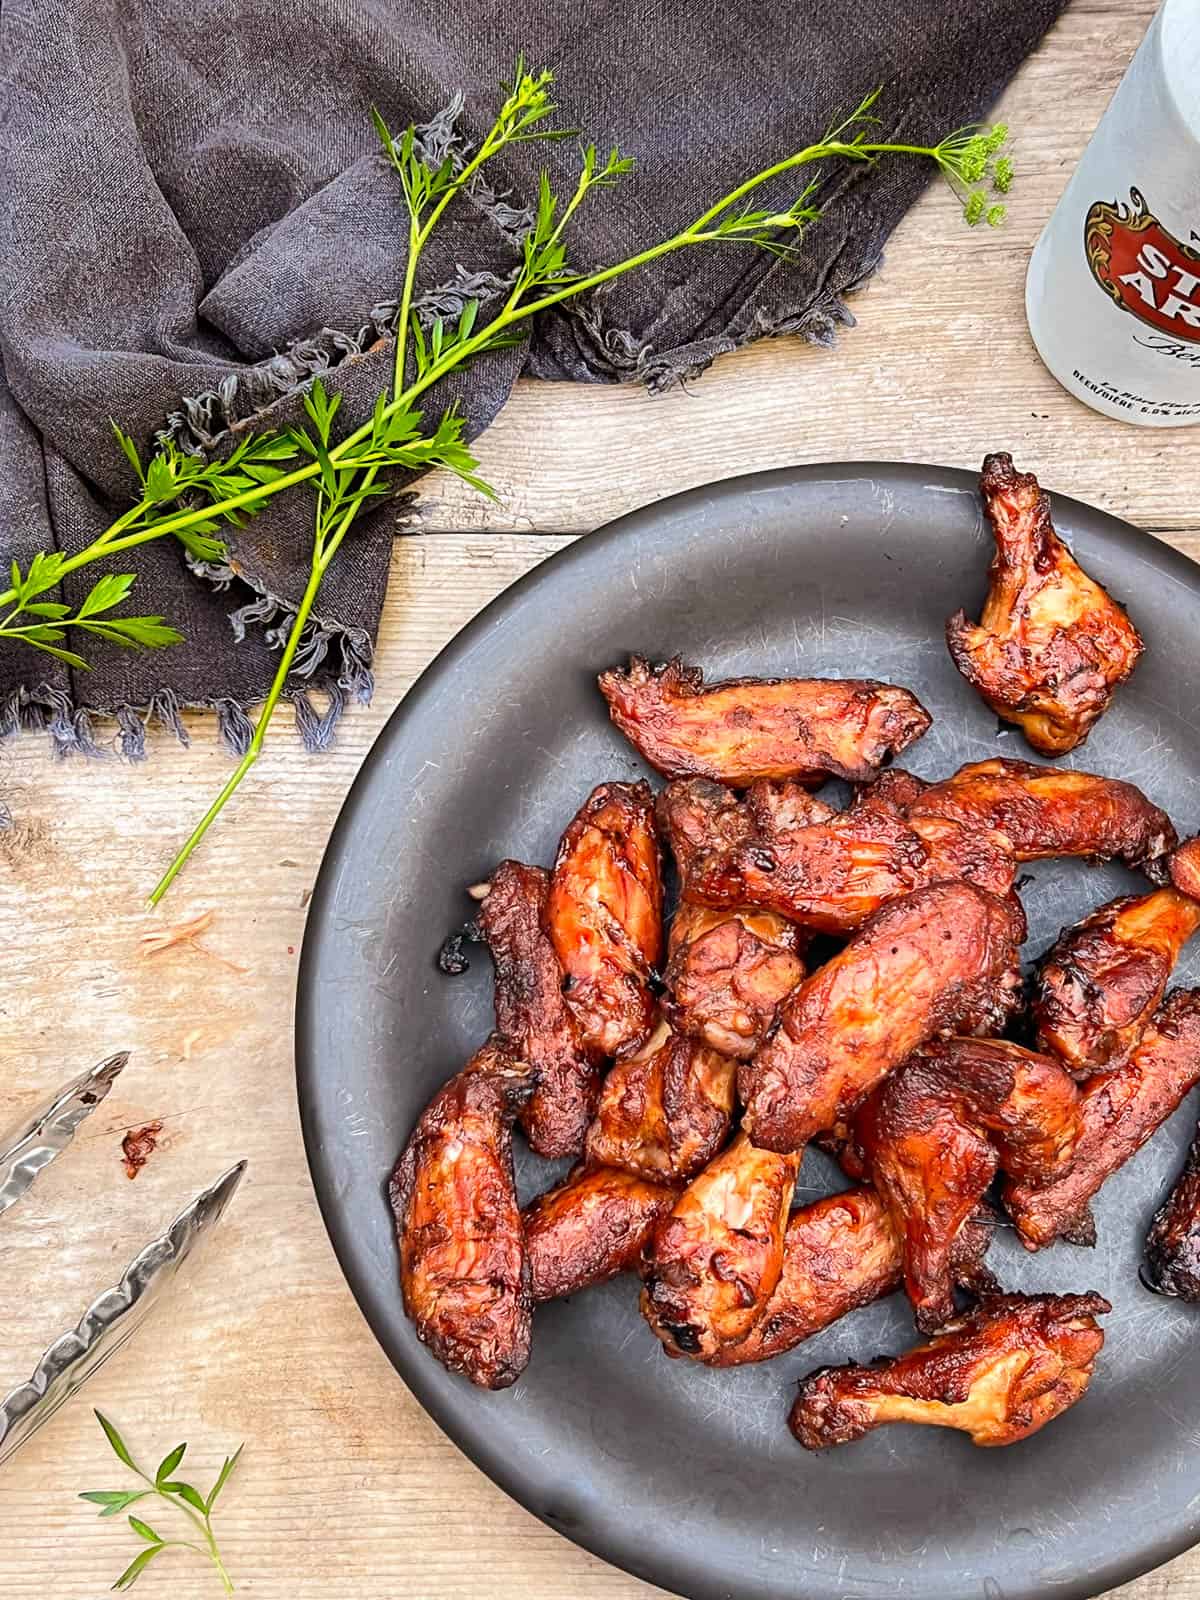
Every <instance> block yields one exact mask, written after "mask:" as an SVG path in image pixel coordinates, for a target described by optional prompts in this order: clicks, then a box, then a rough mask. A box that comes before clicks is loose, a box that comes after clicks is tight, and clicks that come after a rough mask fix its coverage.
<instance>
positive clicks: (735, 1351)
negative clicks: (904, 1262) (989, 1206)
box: [708, 1187, 995, 1367]
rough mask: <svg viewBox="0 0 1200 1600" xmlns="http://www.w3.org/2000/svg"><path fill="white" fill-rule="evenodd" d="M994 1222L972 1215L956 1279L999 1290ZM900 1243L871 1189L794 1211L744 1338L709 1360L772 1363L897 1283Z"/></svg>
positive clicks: (960, 1245) (959, 1249) (960, 1243)
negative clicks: (990, 1265) (770, 1282)
mask: <svg viewBox="0 0 1200 1600" xmlns="http://www.w3.org/2000/svg"><path fill="white" fill-rule="evenodd" d="M992 1229H993V1220H992V1219H991V1218H990V1217H989V1216H988V1215H987V1214H986V1213H984V1212H981V1213H980V1214H979V1215H977V1216H975V1217H972V1218H971V1220H970V1222H969V1223H968V1224H967V1226H966V1227H965V1228H964V1229H963V1230H962V1231H961V1233H960V1234H959V1236H958V1239H957V1241H956V1249H955V1256H954V1274H955V1281H956V1282H958V1283H961V1284H963V1285H965V1286H968V1287H971V1288H973V1289H975V1290H977V1291H981V1290H984V1289H990V1288H994V1287H995V1284H994V1280H993V1279H992V1277H991V1274H990V1273H989V1272H988V1271H987V1270H986V1268H985V1267H984V1266H983V1257H984V1256H985V1255H986V1253H987V1248H988V1245H989V1244H990V1243H991V1239H992ZM900 1256H901V1251H900V1241H899V1238H898V1237H897V1235H896V1231H895V1229H894V1228H893V1227H892V1224H891V1221H890V1219H889V1217H888V1213H887V1207H886V1206H885V1205H884V1203H883V1201H882V1200H881V1199H880V1198H879V1196H878V1195H877V1194H876V1193H875V1191H874V1189H871V1188H868V1187H863V1188H858V1189H847V1190H846V1191H845V1192H844V1193H842V1194H831V1195H827V1196H826V1197H825V1198H824V1199H823V1200H817V1201H816V1202H815V1203H814V1204H813V1205H810V1206H803V1207H801V1208H800V1209H798V1210H796V1211H793V1212H792V1214H791V1217H790V1218H789V1220H788V1225H787V1232H786V1233H785V1235H784V1239H783V1271H782V1273H781V1275H780V1278H779V1282H778V1283H777V1284H776V1286H775V1292H774V1294H773V1295H772V1296H771V1298H770V1299H769V1300H768V1301H767V1303H766V1306H765V1308H764V1310H763V1314H762V1316H761V1317H760V1318H759V1320H758V1321H757V1322H756V1323H755V1325H754V1327H753V1328H751V1330H750V1332H749V1333H748V1334H747V1335H746V1337H745V1338H744V1339H740V1340H739V1341H738V1342H737V1343H736V1344H726V1345H722V1346H721V1348H720V1349H719V1350H718V1351H717V1353H716V1355H715V1356H713V1357H711V1358H710V1360H709V1362H708V1365H709V1366H713V1367H738V1366H744V1365H746V1364H747V1363H748V1362H751V1361H769V1360H770V1359H771V1357H772V1356H778V1355H782V1354H783V1353H784V1351H786V1350H792V1349H794V1348H795V1347H796V1345H798V1344H800V1343H802V1342H803V1341H804V1340H805V1339H808V1338H811V1336H812V1335H813V1334H814V1333H819V1332H820V1331H821V1329H822V1328H828V1327H829V1326H830V1325H831V1324H832V1323H834V1322H837V1321H838V1319H839V1318H841V1317H844V1316H846V1314H847V1313H848V1312H850V1311H856V1310H857V1309H858V1307H859V1306H865V1305H869V1304H870V1303H871V1302H872V1301H873V1300H881V1299H882V1298H883V1296H884V1295H888V1294H891V1293H892V1291H893V1289H898V1288H899V1287H900V1282H901V1278H902V1271H901V1259H900Z"/></svg>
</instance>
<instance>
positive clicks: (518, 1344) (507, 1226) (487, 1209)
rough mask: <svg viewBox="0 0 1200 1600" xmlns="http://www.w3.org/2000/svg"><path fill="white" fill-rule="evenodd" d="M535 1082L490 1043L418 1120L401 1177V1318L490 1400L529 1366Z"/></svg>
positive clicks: (397, 1202)
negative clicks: (520, 1188) (525, 1115)
mask: <svg viewBox="0 0 1200 1600" xmlns="http://www.w3.org/2000/svg"><path fill="white" fill-rule="evenodd" d="M529 1088H530V1076H529V1072H528V1069H527V1068H526V1067H525V1066H524V1065H523V1064H519V1065H518V1064H515V1063H514V1062H513V1061H512V1059H511V1057H510V1056H509V1055H508V1054H507V1052H506V1049H505V1047H504V1046H503V1044H502V1043H500V1042H498V1041H496V1040H490V1041H489V1042H488V1043H487V1044H486V1045H484V1047H483V1049H482V1050H480V1051H479V1052H478V1053H477V1054H476V1055H475V1056H474V1057H473V1058H472V1059H471V1061H470V1062H469V1063H468V1065H467V1066H466V1067H465V1068H464V1070H463V1071H462V1072H460V1073H459V1074H458V1076H457V1077H455V1078H451V1080H450V1082H449V1083H448V1084H446V1086H445V1087H444V1088H443V1089H442V1090H441V1091H440V1092H439V1093H438V1094H436V1095H435V1096H434V1098H433V1099H432V1100H431V1101H430V1103H429V1105H428V1106H426V1108H425V1110H424V1111H423V1112H422V1113H421V1117H420V1120H419V1122H418V1123H417V1126H416V1128H415V1129H414V1130H413V1134H412V1137H411V1138H410V1139H409V1141H408V1145H407V1146H406V1148H405V1151H404V1154H403V1155H402V1156H401V1157H400V1160H399V1162H398V1163H397V1166H396V1170H395V1172H394V1173H393V1174H392V1180H391V1186H390V1191H389V1193H390V1199H391V1205H392V1213H393V1215H394V1217H395V1219H396V1233H397V1237H398V1240H399V1245H400V1286H401V1290H402V1292H403V1295H404V1309H405V1311H406V1312H407V1313H408V1315H409V1316H410V1317H411V1318H412V1320H413V1322H414V1323H415V1324H416V1329H417V1337H418V1338H419V1339H420V1340H421V1341H422V1342H423V1343H425V1344H427V1345H428V1346H429V1348H430V1349H431V1350H432V1351H433V1353H434V1355H435V1356H436V1357H437V1358H438V1360H439V1361H440V1362H441V1363H442V1365H443V1366H444V1367H448V1368H449V1370H450V1371H451V1372H461V1373H464V1374H465V1375H466V1376H467V1377H468V1378H470V1380H471V1382H472V1383H477V1384H479V1385H480V1386H481V1387H483V1388H486V1389H503V1388H505V1387H507V1385H508V1384H510V1383H513V1382H515V1381H516V1379H517V1378H519V1377H520V1375H521V1373H522V1372H523V1371H524V1370H525V1365H526V1363H527V1362H528V1360H529V1336H530V1321H531V1306H532V1300H531V1297H530V1288H529V1264H528V1261H527V1259H526V1255H525V1245H524V1238H523V1235H522V1229H521V1215H520V1212H519V1210H518V1209H517V1196H516V1189H515V1186H514V1183H513V1167H512V1117H513V1112H514V1109H515V1107H516V1106H517V1105H518V1104H519V1103H520V1100H521V1099H522V1098H523V1097H524V1095H525V1094H527V1093H528V1091H529Z"/></svg>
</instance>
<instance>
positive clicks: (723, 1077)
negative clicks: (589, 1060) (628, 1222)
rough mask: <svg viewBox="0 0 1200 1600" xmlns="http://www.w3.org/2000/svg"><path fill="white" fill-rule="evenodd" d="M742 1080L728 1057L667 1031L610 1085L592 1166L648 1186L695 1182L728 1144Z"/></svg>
mask: <svg viewBox="0 0 1200 1600" xmlns="http://www.w3.org/2000/svg"><path fill="white" fill-rule="evenodd" d="M736 1072H737V1068H736V1065H735V1063H734V1062H732V1061H730V1060H729V1059H728V1057H726V1056H723V1055H718V1054H717V1052H716V1051H715V1050H711V1049H709V1048H708V1046H707V1045H704V1044H701V1043H700V1042H699V1041H698V1040H696V1039H689V1038H686V1037H684V1036H683V1035H681V1034H678V1033H674V1032H673V1031H672V1030H671V1028H670V1026H669V1025H668V1024H667V1023H665V1022H664V1023H661V1024H660V1025H659V1026H658V1028H657V1029H656V1030H655V1031H654V1033H653V1034H651V1036H650V1038H649V1039H648V1040H647V1041H646V1043H645V1044H644V1045H643V1046H642V1047H641V1049H640V1050H639V1051H638V1052H637V1053H636V1054H635V1055H631V1056H624V1057H622V1059H621V1060H620V1061H618V1062H617V1063H616V1065H615V1066H614V1067H613V1069H612V1071H611V1072H610V1073H609V1074H608V1077H607V1078H605V1080H604V1087H603V1089H602V1090H601V1093H600V1103H599V1105H598V1106H597V1108H596V1115H595V1117H594V1119H593V1121H592V1125H591V1127H590V1128H589V1129H588V1134H587V1159H588V1161H589V1162H590V1163H591V1164H592V1165H593V1166H605V1167H624V1168H625V1169H626V1170H627V1171H629V1172H634V1173H637V1174H638V1175H639V1176H641V1177H643V1178H657V1179H667V1180H670V1179H675V1178H690V1177H692V1176H693V1175H694V1174H695V1173H697V1172H699V1170H700V1168H701V1167H703V1166H704V1165H705V1164H706V1163H707V1162H708V1161H709V1160H710V1159H711V1158H712V1157H713V1156H714V1155H716V1153H717V1151H718V1150H719V1149H720V1148H721V1146H722V1145H723V1144H724V1143H725V1141H726V1139H727V1138H728V1136H729V1124H730V1119H731V1118H732V1116H733V1091H734V1078H735V1075H736Z"/></svg>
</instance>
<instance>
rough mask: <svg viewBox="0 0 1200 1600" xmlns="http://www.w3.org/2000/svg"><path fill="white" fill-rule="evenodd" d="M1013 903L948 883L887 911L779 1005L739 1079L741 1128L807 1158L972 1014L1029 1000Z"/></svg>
mask: <svg viewBox="0 0 1200 1600" xmlns="http://www.w3.org/2000/svg"><path fill="white" fill-rule="evenodd" d="M1018 923H1019V919H1018V918H1017V916H1016V914H1015V912H1014V910H1013V908H1012V906H1010V905H1009V904H1008V903H1007V902H1005V901H1002V900H998V899H997V898H996V897H995V896H994V895H991V894H988V893H987V892H986V891H984V890H982V889H976V888H974V887H973V886H972V885H971V884H967V883H940V884H935V885H934V886H933V887H931V888H928V889H921V890H919V891H918V892H917V893H916V894H912V895H909V896H908V897H907V898H905V899H903V900H898V901H896V902H894V903H893V904H892V905H888V906H885V907H884V909H883V910H882V911H879V912H877V913H876V914H875V916H874V917H872V918H871V920H870V921H869V922H867V923H866V924H865V926H864V927H863V928H861V929H860V930H859V932H858V933H857V934H856V935H855V936H854V938H853V939H851V941H850V943H849V944H848V945H847V946H846V947H845V949H843V950H842V951H840V952H839V954H838V955H836V956H834V957H833V959H832V960H830V961H828V962H826V964H825V965H824V966H823V967H820V968H818V969H817V971H816V972H814V973H813V974H812V976H811V977H808V978H806V979H805V980H804V982H803V983H802V984H801V985H800V986H799V988H797V989H795V990H794V991H793V992H792V994H791V995H790V996H789V997H788V999H787V1000H786V1001H785V1002H784V1004H783V1005H782V1006H781V1007H780V1011H779V1022H778V1024H777V1026H776V1028H775V1031H774V1033H773V1034H772V1035H771V1036H770V1037H769V1038H768V1039H767V1041H766V1042H765V1044H763V1045H762V1046H761V1047H760V1048H759V1050H758V1051H757V1053H756V1054H755V1055H754V1056H753V1057H752V1058H751V1060H749V1061H747V1062H745V1063H744V1064H743V1065H742V1067H741V1069H740V1071H739V1074H738V1091H739V1094H740V1097H741V1100H742V1103H743V1105H744V1106H745V1108H746V1110H745V1115H744V1117H743V1121H742V1126H743V1127H744V1128H745V1129H746V1131H747V1132H748V1133H749V1135H750V1137H751V1138H752V1139H753V1141H754V1143H755V1144H757V1145H760V1146H762V1147H764V1148H766V1149H769V1150H778V1151H786V1150H802V1149H803V1147H804V1146H805V1144H807V1142H808V1141H809V1139H811V1138H812V1137H813V1135H814V1134H816V1133H819V1132H820V1131H821V1129H823V1128H832V1127H833V1126H834V1125H835V1124H836V1123H837V1122H838V1121H839V1119H841V1118H844V1117H845V1116H846V1115H847V1114H848V1113H849V1112H850V1110H851V1109H852V1108H853V1107H854V1106H855V1105H856V1104H857V1103H858V1101H859V1100H861V1099H862V1098H863V1096H864V1095H867V1094H869V1093H870V1091H871V1090H872V1089H873V1088H874V1087H875V1085H876V1084H877V1083H879V1082H880V1081H881V1080H882V1079H883V1078H885V1077H886V1076H887V1075H888V1073H889V1072H891V1071H892V1070H893V1069H894V1068H896V1067H898V1066H899V1065H900V1063H901V1062H902V1061H903V1060H905V1058H906V1057H907V1056H909V1055H911V1054H912V1052H913V1051H914V1050H915V1049H916V1048H917V1046H918V1045H921V1044H923V1043H924V1042H925V1041H926V1040H927V1039H931V1038H933V1037H935V1036H936V1035H938V1034H942V1033H950V1032H952V1031H953V1030H954V1029H955V1028H956V1027H957V1026H958V1025H959V1024H960V1023H961V1022H962V1021H963V1019H964V1018H970V1021H971V1024H972V1026H973V1027H979V1026H981V1025H983V1023H984V1022H985V1021H986V1020H987V1019H989V1018H990V1019H992V1020H995V1021H999V1020H1002V1019H1003V1018H1005V1017H1006V1016H1007V1015H1008V1013H1009V1012H1010V1011H1011V1010H1012V1009H1013V1007H1014V1006H1015V1005H1016V1003H1017V1001H1018V999H1019V996H1020V975H1019V973H1018V971H1017V968H1016V960H1017V944H1018V943H1019V940H1020V938H1021V935H1022V932H1023V929H1022V928H1021V927H1019V926H1018Z"/></svg>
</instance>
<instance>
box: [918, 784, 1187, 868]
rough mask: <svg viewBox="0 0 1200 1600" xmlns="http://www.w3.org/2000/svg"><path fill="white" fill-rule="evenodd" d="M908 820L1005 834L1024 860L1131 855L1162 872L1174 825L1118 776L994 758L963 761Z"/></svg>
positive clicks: (1131, 860)
mask: <svg viewBox="0 0 1200 1600" xmlns="http://www.w3.org/2000/svg"><path fill="white" fill-rule="evenodd" d="M907 815H908V818H909V821H910V822H912V823H913V824H914V825H915V823H916V821H917V819H919V818H921V817H952V818H954V819H955V820H956V821H958V822H966V823H970V824H971V825H972V826H974V827H976V828H980V829H986V830H992V831H994V832H996V833H1001V834H1003V835H1004V836H1005V837H1006V838H1007V840H1008V841H1009V843H1010V845H1011V846H1012V850H1013V854H1014V855H1015V856H1016V858H1017V860H1018V861H1037V860H1039V859H1040V858H1042V857H1045V856H1083V857H1085V858H1086V859H1088V860H1093V861H1111V860H1113V859H1114V858H1116V859H1117V860H1120V861H1124V862H1125V864H1126V865H1127V866H1130V867H1138V868H1140V869H1141V870H1142V871H1143V872H1146V873H1147V874H1148V875H1149V876H1151V877H1155V878H1160V877H1162V876H1163V875H1164V873H1165V868H1166V864H1165V863H1164V862H1163V861H1162V859H1161V858H1162V857H1163V856H1165V855H1166V854H1167V853H1168V852H1169V851H1171V850H1173V849H1174V847H1175V842H1176V835H1175V829H1174V828H1173V827H1172V826H1171V819H1170V818H1169V817H1168V816H1167V814H1166V812H1165V811H1160V810H1159V808H1158V807H1157V806H1155V805H1151V803H1150V801H1149V800H1147V798H1146V796H1145V795H1144V794H1143V793H1142V791H1141V790H1140V789H1136V788H1135V787H1134V786H1133V784H1131V783H1123V782H1122V781H1121V780H1120V779H1119V778H1101V777H1097V776H1096V774H1095V773H1091V772H1073V771H1071V770H1070V769H1069V768H1067V769H1065V768H1061V767H1039V766H1036V765H1035V764H1034V763H1033V762H1032V761H1007V760H1005V759H1004V758H1003V757H999V756H998V757H995V758H993V759H992V760H990V761H974V762H971V763H970V765H968V766H965V767H960V768H959V770H958V771H957V772H956V773H955V774H954V776H953V777H952V778H947V779H946V780H945V781H944V782H943V783H935V784H933V785H931V787H930V788H928V789H926V790H925V791H924V793H923V794H921V795H919V796H918V797H917V798H916V799H915V800H914V801H913V802H912V803H911V804H910V806H909V808H908V812H907Z"/></svg>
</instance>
